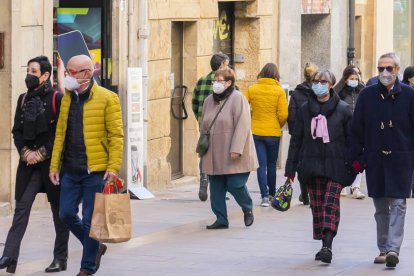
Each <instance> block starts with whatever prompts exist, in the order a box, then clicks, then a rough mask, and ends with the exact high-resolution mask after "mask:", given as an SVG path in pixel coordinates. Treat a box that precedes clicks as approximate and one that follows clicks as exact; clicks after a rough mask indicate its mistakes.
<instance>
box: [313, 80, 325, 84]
mask: <svg viewBox="0 0 414 276" xmlns="http://www.w3.org/2000/svg"><path fill="white" fill-rule="evenodd" d="M312 83H313V84H318V83H321V84H322V85H325V84H327V83H329V81H327V80H313V81H312Z"/></svg>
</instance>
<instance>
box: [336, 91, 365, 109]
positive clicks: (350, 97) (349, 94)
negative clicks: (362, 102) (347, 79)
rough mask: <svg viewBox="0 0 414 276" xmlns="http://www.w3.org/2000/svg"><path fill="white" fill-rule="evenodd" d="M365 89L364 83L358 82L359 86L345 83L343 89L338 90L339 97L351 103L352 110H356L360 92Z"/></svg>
mask: <svg viewBox="0 0 414 276" xmlns="http://www.w3.org/2000/svg"><path fill="white" fill-rule="evenodd" d="M362 89H364V86H363V85H362V84H358V86H357V87H350V86H348V85H345V86H344V87H343V88H342V89H341V91H339V92H338V95H339V98H340V99H341V100H343V101H344V102H346V103H347V104H349V106H350V107H351V110H352V112H354V110H355V105H356V102H357V100H358V96H359V92H361V90H362Z"/></svg>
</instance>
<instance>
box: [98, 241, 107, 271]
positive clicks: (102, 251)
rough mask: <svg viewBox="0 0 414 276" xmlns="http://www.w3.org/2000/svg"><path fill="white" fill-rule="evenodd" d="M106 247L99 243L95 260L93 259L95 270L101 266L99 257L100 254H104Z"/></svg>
mask: <svg viewBox="0 0 414 276" xmlns="http://www.w3.org/2000/svg"><path fill="white" fill-rule="evenodd" d="M107 248H108V247H107V246H106V245H105V244H103V243H99V249H98V254H96V260H95V263H96V271H98V269H99V267H100V266H101V258H102V255H105V252H106V249H107Z"/></svg>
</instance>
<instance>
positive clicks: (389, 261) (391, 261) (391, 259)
mask: <svg viewBox="0 0 414 276" xmlns="http://www.w3.org/2000/svg"><path fill="white" fill-rule="evenodd" d="M399 262H400V260H399V258H398V253H397V252H394V251H390V252H388V253H387V256H386V257H385V266H386V267H391V268H392V267H396V266H397V264H398V263H399Z"/></svg>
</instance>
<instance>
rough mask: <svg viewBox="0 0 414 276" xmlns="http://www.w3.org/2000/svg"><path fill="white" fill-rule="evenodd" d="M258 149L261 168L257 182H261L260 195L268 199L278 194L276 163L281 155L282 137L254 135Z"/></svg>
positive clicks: (258, 170)
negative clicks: (280, 143)
mask: <svg viewBox="0 0 414 276" xmlns="http://www.w3.org/2000/svg"><path fill="white" fill-rule="evenodd" d="M253 139H254V145H255V147H256V153H257V159H258V160H259V168H258V169H257V180H258V182H259V188H260V195H261V197H262V198H267V197H268V196H269V195H271V196H274V195H275V193H276V161H277V155H278V154H279V142H280V137H275V136H257V135H253Z"/></svg>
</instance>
